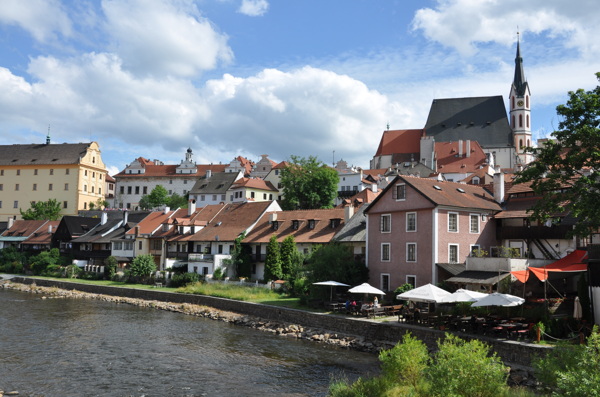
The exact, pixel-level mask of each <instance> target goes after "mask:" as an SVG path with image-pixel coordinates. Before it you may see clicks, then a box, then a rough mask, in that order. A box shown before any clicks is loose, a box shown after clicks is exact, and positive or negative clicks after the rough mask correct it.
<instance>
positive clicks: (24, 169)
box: [0, 137, 106, 220]
mask: <svg viewBox="0 0 600 397" xmlns="http://www.w3.org/2000/svg"><path fill="white" fill-rule="evenodd" d="M105 177H106V166H105V165H104V163H103V162H102V156H101V153H100V146H99V145H98V143H97V142H90V143H62V144H51V143H50V138H49V137H48V138H47V139H46V143H45V144H39V145H36V144H32V145H0V219H1V220H5V219H7V218H15V219H20V218H21V212H20V210H23V211H25V210H27V209H29V208H30V207H31V202H32V201H33V202H38V201H47V200H50V199H55V200H57V201H58V202H59V203H60V206H61V215H77V212H78V211H79V210H87V209H90V203H93V205H92V207H93V206H94V205H96V203H97V202H98V200H104V194H105V190H106V184H105Z"/></svg>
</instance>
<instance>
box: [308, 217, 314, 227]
mask: <svg viewBox="0 0 600 397" xmlns="http://www.w3.org/2000/svg"><path fill="white" fill-rule="evenodd" d="M308 228H309V229H314V228H315V220H314V219H309V220H308Z"/></svg>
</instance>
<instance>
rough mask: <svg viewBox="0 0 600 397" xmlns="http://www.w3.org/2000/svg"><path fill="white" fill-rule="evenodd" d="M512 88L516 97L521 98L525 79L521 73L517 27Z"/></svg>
mask: <svg viewBox="0 0 600 397" xmlns="http://www.w3.org/2000/svg"><path fill="white" fill-rule="evenodd" d="M513 86H514V87H515V90H516V92H517V96H523V95H524V94H525V88H526V86H527V80H526V79H525V72H524V71H523V58H522V57H521V36H520V33H519V28H518V27H517V55H516V56H515V77H514V79H513Z"/></svg>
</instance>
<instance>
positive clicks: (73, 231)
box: [58, 215, 100, 237]
mask: <svg viewBox="0 0 600 397" xmlns="http://www.w3.org/2000/svg"><path fill="white" fill-rule="evenodd" d="M60 222H61V224H59V225H58V227H59V228H61V229H62V228H63V227H64V228H66V231H67V233H68V234H69V235H70V236H71V237H77V236H82V235H84V234H85V233H87V232H89V231H90V230H91V229H92V228H93V227H95V226H96V225H97V224H99V223H100V218H91V217H82V216H69V215H66V216H63V217H62V219H61V221H60Z"/></svg>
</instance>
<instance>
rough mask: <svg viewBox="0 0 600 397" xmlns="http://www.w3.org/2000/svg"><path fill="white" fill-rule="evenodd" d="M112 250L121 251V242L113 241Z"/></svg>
mask: <svg viewBox="0 0 600 397" xmlns="http://www.w3.org/2000/svg"><path fill="white" fill-rule="evenodd" d="M113 249H114V250H119V251H120V250H122V249H123V243H122V242H121V241H113Z"/></svg>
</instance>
